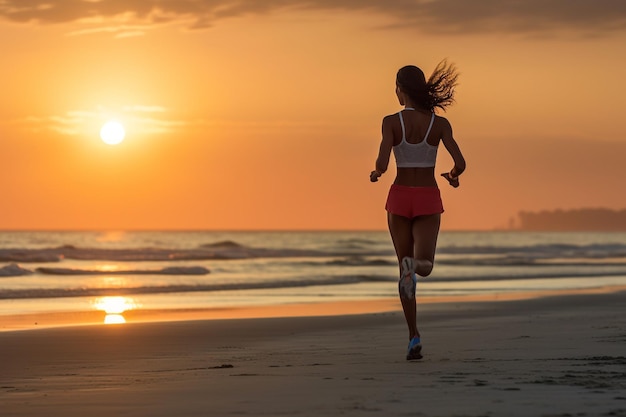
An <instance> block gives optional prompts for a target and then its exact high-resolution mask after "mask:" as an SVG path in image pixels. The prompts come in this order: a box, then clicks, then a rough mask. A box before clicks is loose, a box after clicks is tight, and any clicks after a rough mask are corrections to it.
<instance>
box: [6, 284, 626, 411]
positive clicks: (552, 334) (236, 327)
mask: <svg viewBox="0 0 626 417" xmlns="http://www.w3.org/2000/svg"><path fill="white" fill-rule="evenodd" d="M625 302H626V291H619V292H605V293H597V294H577V295H567V296H550V297H541V298H531V299H524V300H510V301H504V302H474V303H431V304H425V305H424V306H423V307H422V308H421V309H420V312H419V316H418V319H419V326H420V331H421V332H422V339H423V344H424V359H423V360H421V361H411V362H408V361H406V360H405V359H404V354H405V349H406V336H407V334H406V328H405V327H406V325H405V323H404V319H403V318H402V313H401V312H399V311H395V312H386V313H375V314H355V315H338V316H326V317H321V316H307V317H274V318H241V319H235V320H233V319H215V320H193V321H178V322H150V323H129V324H127V325H122V326H74V327H62V328H48V329H41V330H39V331H36V332H31V331H26V332H3V333H0V357H2V358H3V362H4V363H3V370H2V373H0V402H1V403H2V404H3V412H4V413H6V414H7V415H11V416H47V415H64V416H68V417H74V416H76V417H78V416H82V415H86V414H88V415H90V416H92V417H99V416H103V417H104V416H110V415H111V414H113V413H115V414H122V415H126V416H135V417H144V416H151V417H160V416H171V415H185V416H203V415H220V416H230V415H233V416H234V415H302V416H319V415H329V416H340V415H341V416H345V415H348V416H350V415H355V416H356V415H363V414H364V413H366V412H369V413H373V414H376V415H389V416H396V415H397V416H400V415H422V416H431V415H432V416H443V417H448V416H449V417H452V416H458V415H507V416H513V417H515V416H528V415H621V414H623V413H624V410H625V409H626V397H625V396H624V395H623V392H624V389H626V373H624V371H623V366H624V364H625V363H626V358H624V353H623V352H624V351H623V348H624V344H625V343H626V339H625V335H626V317H625V316H624V314H623V313H622V311H623V305H624V304H625ZM450 398H454V401H448V399H450Z"/></svg>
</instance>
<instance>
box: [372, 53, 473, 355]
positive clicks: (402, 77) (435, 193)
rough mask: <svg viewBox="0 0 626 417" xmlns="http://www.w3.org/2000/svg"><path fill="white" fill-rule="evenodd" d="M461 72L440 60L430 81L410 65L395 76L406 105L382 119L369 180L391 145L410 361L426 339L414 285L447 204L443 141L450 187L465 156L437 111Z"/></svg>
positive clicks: (390, 210) (392, 203)
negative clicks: (438, 169) (438, 163)
mask: <svg viewBox="0 0 626 417" xmlns="http://www.w3.org/2000/svg"><path fill="white" fill-rule="evenodd" d="M457 78H458V74H457V71H456V68H455V67H454V65H451V64H448V63H447V62H446V61H445V60H444V61H442V62H440V63H439V65H437V67H436V68H435V70H434V71H433V73H432V75H431V76H430V78H429V79H428V81H426V77H425V76H424V73H423V72H422V70H421V69H419V68H418V67H416V66H413V65H409V66H405V67H403V68H400V70H399V71H398V74H397V76H396V95H397V96H398V101H399V102H400V105H401V106H404V109H403V110H401V111H399V112H398V113H395V114H392V115H389V116H386V117H385V118H384V119H383V126H382V136H383V137H382V142H381V144H380V151H379V153H378V158H377V159H376V169H375V170H374V171H372V172H371V174H370V180H371V181H372V182H376V181H378V178H379V177H380V176H381V175H382V174H383V173H385V171H387V167H388V165H389V157H390V155H391V151H392V150H393V153H394V156H395V159H396V166H397V174H396V178H395V180H394V182H393V184H392V186H391V189H390V190H389V196H388V197H387V204H386V206H385V209H386V210H387V221H388V225H389V232H390V233H391V238H392V241H393V245H394V247H395V250H396V254H397V256H398V264H399V267H400V280H399V282H398V289H399V293H400V301H401V303H402V309H403V310H404V317H405V319H406V323H407V325H408V327H409V347H408V352H407V356H406V358H407V360H412V359H421V358H422V355H421V350H422V344H421V340H420V333H419V331H418V330H417V318H416V312H417V306H416V301H415V286H416V283H417V276H416V273H417V275H420V276H422V277H426V276H428V275H430V273H431V272H432V270H433V265H434V261H435V248H436V246H437V236H438V235H439V224H440V222H441V213H443V204H442V202H441V195H440V193H439V188H438V187H437V181H436V180H435V160H436V158H437V149H438V147H439V143H440V142H443V145H444V146H445V147H446V149H447V151H448V152H449V153H450V155H451V156H452V159H453V161H454V167H453V168H452V169H451V170H450V171H449V172H446V173H444V174H441V175H442V176H443V177H444V178H445V179H446V180H447V181H448V182H449V183H450V185H451V186H452V187H455V188H456V187H458V186H459V176H460V175H461V173H462V172H463V171H465V159H464V158H463V154H462V153H461V150H460V149H459V146H458V145H457V143H456V141H455V140H454V138H453V136H452V126H451V125H450V122H448V120H447V119H446V118H444V117H441V116H437V115H435V110H436V109H437V108H439V109H442V110H445V109H446V107H448V106H449V105H450V104H452V103H453V102H454V88H455V87H456V84H457Z"/></svg>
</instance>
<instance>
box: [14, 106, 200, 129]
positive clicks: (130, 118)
mask: <svg viewBox="0 0 626 417" xmlns="http://www.w3.org/2000/svg"><path fill="white" fill-rule="evenodd" d="M166 112H167V109H165V108H164V107H161V106H146V105H128V106H124V107H122V108H121V109H120V110H117V111H114V110H110V109H106V108H98V109H97V110H71V111H67V112H65V114H61V115H50V116H28V117H24V118H22V119H19V120H17V121H15V122H14V123H16V124H18V125H20V126H22V127H23V128H25V129H27V130H30V131H33V132H41V131H52V132H56V133H59V134H62V135H69V136H76V135H83V134H85V135H90V134H92V133H93V132H94V131H98V130H99V129H100V127H101V126H102V124H103V123H104V122H106V121H107V120H110V119H116V120H119V121H121V122H122V123H123V124H124V125H125V126H126V127H127V128H130V129H132V130H133V131H135V132H138V133H141V134H148V135H149V134H162V133H169V132H172V131H174V130H175V129H177V128H179V127H183V126H186V125H188V124H189V122H186V121H183V120H172V119H168V118H165V117H163V116H164V115H165V113H166ZM157 116H160V117H157Z"/></svg>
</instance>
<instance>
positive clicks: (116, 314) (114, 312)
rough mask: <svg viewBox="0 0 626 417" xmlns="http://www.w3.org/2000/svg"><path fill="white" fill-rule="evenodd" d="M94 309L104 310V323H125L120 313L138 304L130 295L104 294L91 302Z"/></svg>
mask: <svg viewBox="0 0 626 417" xmlns="http://www.w3.org/2000/svg"><path fill="white" fill-rule="evenodd" d="M92 304H93V306H94V308H95V309H96V310H100V311H104V312H105V314H106V316H105V317H104V324H121V323H126V318H125V317H124V316H123V314H122V313H124V312H125V311H128V310H133V309H135V308H137V307H139V304H138V303H137V302H135V300H134V299H132V298H130V297H122V296H106V297H98V298H96V299H95V300H94V301H93V302H92Z"/></svg>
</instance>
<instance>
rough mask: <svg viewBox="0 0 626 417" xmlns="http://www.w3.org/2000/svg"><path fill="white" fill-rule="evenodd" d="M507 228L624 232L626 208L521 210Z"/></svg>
mask: <svg viewBox="0 0 626 417" xmlns="http://www.w3.org/2000/svg"><path fill="white" fill-rule="evenodd" d="M509 228H510V229H515V230H531V231H533V230H535V231H598V232H626V209H622V210H611V209H608V208H581V209H573V210H552V211H547V210H544V211H539V212H531V211H521V212H519V213H518V218H517V219H511V222H510V225H509Z"/></svg>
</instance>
